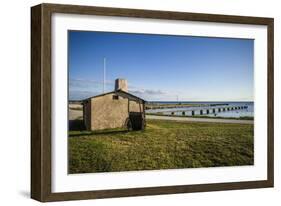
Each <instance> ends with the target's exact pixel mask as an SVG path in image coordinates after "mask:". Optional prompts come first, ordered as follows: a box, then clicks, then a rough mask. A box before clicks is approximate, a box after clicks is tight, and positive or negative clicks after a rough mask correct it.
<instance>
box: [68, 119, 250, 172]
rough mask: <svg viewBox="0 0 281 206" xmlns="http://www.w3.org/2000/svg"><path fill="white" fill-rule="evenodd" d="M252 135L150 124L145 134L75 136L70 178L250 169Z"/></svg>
mask: <svg viewBox="0 0 281 206" xmlns="http://www.w3.org/2000/svg"><path fill="white" fill-rule="evenodd" d="M253 129H254V128H253V125H252V124H225V123H221V124H220V123H191V122H173V121H163V120H148V121H147V127H146V129H145V130H144V131H130V132H127V131H123V130H121V129H119V130H114V131H113V130H104V131H98V132H87V131H71V132H70V133H69V173H92V172H114V171H132V170H156V169H176V168H197V167H215V166H235V165H237V166H238V165H252V164H253V163H254V145H253V142H254V141H253V136H254V135H253V133H254V130H253Z"/></svg>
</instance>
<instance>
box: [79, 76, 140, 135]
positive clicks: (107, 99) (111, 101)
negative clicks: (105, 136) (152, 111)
mask: <svg viewBox="0 0 281 206" xmlns="http://www.w3.org/2000/svg"><path fill="white" fill-rule="evenodd" d="M83 119H84V123H85V127H86V129H87V130H101V129H113V128H127V129H129V130H143V129H144V128H145V101H144V100H143V99H141V98H139V97H137V96H134V95H132V94H130V93H128V83H127V80H125V79H116V80H115V90H114V91H112V92H109V93H104V94H101V95H97V96H93V97H90V98H88V99H85V100H83Z"/></svg>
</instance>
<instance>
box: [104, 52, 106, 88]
mask: <svg viewBox="0 0 281 206" xmlns="http://www.w3.org/2000/svg"><path fill="white" fill-rule="evenodd" d="M105 75H106V58H105V57H104V58H103V93H105V81H106V79H105Z"/></svg>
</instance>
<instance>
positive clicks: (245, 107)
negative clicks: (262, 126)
mask: <svg viewBox="0 0 281 206" xmlns="http://www.w3.org/2000/svg"><path fill="white" fill-rule="evenodd" d="M148 103H152V104H153V103H157V104H159V105H161V104H163V105H164V104H166V105H167V104H175V105H179V104H189V106H188V107H178V108H161V109H147V110H146V111H145V112H146V113H147V114H163V115H177V116H192V111H194V115H195V116H197V115H202V116H209V117H226V118H227V117H230V118H240V117H254V102H187V101H182V102H181V101H179V102H178V101H172V102H170V101H153V102H148ZM192 105H194V106H192ZM198 105H201V106H198ZM227 107H242V109H236V110H230V111H227V110H226V111H222V110H221V111H220V112H219V111H218V109H219V108H227ZM207 109H209V114H207ZM213 109H215V113H213ZM200 110H203V114H200Z"/></svg>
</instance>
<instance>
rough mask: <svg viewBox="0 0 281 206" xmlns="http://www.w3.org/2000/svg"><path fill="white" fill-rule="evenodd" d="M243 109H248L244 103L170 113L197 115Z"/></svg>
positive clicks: (172, 112) (172, 113)
mask: <svg viewBox="0 0 281 206" xmlns="http://www.w3.org/2000/svg"><path fill="white" fill-rule="evenodd" d="M243 109H248V106H247V105H244V106H227V107H213V108H211V107H208V108H202V107H198V108H196V109H192V110H177V111H171V112H170V115H172V116H173V115H177V114H181V115H182V116H195V115H199V116H200V115H208V114H217V113H220V112H229V111H235V110H243ZM165 113H166V114H167V112H165ZM168 115H169V114H168Z"/></svg>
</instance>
